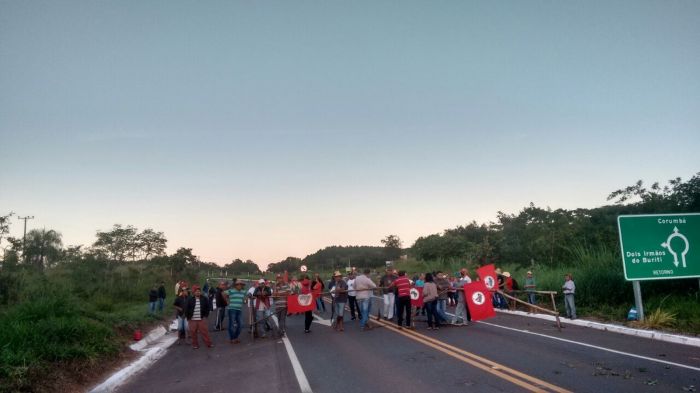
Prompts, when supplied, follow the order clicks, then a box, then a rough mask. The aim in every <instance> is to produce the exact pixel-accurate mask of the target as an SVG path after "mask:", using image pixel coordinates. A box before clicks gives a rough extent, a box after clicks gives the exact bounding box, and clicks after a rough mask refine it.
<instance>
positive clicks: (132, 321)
mask: <svg viewBox="0 0 700 393" xmlns="http://www.w3.org/2000/svg"><path fill="white" fill-rule="evenodd" d="M164 315H171V313H170V311H169V310H166V313H164ZM158 320H160V316H151V315H149V314H148V313H147V304H146V303H145V302H144V303H140V304H112V305H110V306H106V305H105V300H101V301H100V302H97V304H92V303H81V302H79V301H78V300H77V299H75V298H71V297H68V296H65V295H63V296H61V295H58V296H41V297H38V298H36V299H34V300H33V301H29V302H25V303H23V304H20V305H17V306H14V307H12V308H10V309H8V310H7V311H5V312H4V313H2V315H0V343H2V345H1V346H0V391H21V390H32V387H33V386H34V384H36V378H37V377H38V376H40V375H42V374H43V371H45V370H48V369H49V368H50V367H51V365H52V364H56V363H60V362H64V361H74V360H85V361H94V360H96V359H99V358H101V357H105V356H114V355H115V354H116V353H118V352H119V351H120V350H121V349H122V348H123V344H124V343H125V342H126V341H128V339H129V337H130V335H131V334H133V330H134V329H136V328H138V327H141V326H144V325H146V324H149V323H152V322H155V321H158Z"/></svg>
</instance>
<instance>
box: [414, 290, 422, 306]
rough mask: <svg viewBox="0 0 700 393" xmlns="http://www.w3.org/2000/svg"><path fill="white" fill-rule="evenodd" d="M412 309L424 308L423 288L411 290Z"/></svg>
mask: <svg viewBox="0 0 700 393" xmlns="http://www.w3.org/2000/svg"><path fill="white" fill-rule="evenodd" d="M411 307H423V287H414V288H411Z"/></svg>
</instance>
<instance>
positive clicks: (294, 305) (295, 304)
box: [287, 293, 316, 314]
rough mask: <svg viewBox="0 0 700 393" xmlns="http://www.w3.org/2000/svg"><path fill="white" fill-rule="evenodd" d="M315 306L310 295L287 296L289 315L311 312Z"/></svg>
mask: <svg viewBox="0 0 700 393" xmlns="http://www.w3.org/2000/svg"><path fill="white" fill-rule="evenodd" d="M315 305H316V303H314V295H312V294H310V293H307V294H303V295H289V296H287V312H288V313H290V314H296V313H302V312H307V311H313V309H314V306H315Z"/></svg>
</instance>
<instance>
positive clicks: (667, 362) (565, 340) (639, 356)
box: [478, 321, 700, 371]
mask: <svg viewBox="0 0 700 393" xmlns="http://www.w3.org/2000/svg"><path fill="white" fill-rule="evenodd" d="M478 322H479V323H481V324H484V325H489V326H495V327H498V328H501V329H506V330H513V331H516V332H520V333H527V334H532V335H534V336H540V337H546V338H550V339H552V340H557V341H563V342H566V343H570V344H577V345H581V346H584V347H589V348H595V349H599V350H601V351H606V352H612V353H616V354H618V355H625V356H630V357H633V358H638V359H644V360H649V361H651V362H657V363H663V364H668V365H672V366H676V367H683V368H687V369H690V370H695V371H700V367H693V366H688V365H685V364H680V363H675V362H669V361H666V360H660V359H654V358H650V357H647V356H642V355H635V354H633V353H629V352H622V351H618V350H616V349H610V348H605V347H599V346H597V345H593V344H586V343H582V342H579V341H573V340H567V339H565V338H559V337H554V336H549V335H546V334H542V333H535V332H530V331H527V330H521V329H516V328H512V327H507V326H501V325H496V324H493V323H489V322H484V321H478Z"/></svg>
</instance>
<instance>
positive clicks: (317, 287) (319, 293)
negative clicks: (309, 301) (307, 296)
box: [311, 273, 326, 312]
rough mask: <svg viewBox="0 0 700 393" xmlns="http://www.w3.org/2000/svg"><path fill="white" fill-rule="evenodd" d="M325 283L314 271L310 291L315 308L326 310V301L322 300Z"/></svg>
mask: <svg viewBox="0 0 700 393" xmlns="http://www.w3.org/2000/svg"><path fill="white" fill-rule="evenodd" d="M324 289H325V285H324V284H323V280H322V279H321V276H320V275H319V274H318V273H314V280H313V281H312V282H311V292H312V293H313V294H314V299H316V310H317V311H321V309H323V312H326V303H324V302H323V290H324Z"/></svg>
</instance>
